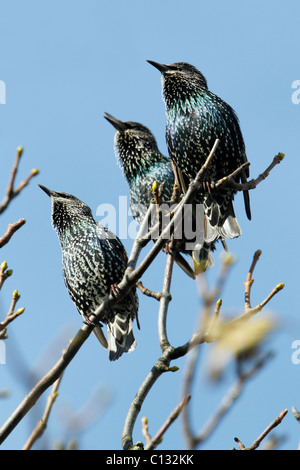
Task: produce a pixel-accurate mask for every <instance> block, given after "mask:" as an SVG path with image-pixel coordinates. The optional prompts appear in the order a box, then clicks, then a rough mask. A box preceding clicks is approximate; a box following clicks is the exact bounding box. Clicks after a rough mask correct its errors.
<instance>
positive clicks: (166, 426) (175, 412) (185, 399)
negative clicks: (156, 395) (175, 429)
mask: <svg viewBox="0 0 300 470" xmlns="http://www.w3.org/2000/svg"><path fill="white" fill-rule="evenodd" d="M190 399H191V396H190V395H187V396H186V397H183V399H182V400H181V402H180V403H179V405H177V406H176V408H175V409H174V410H173V411H172V412H171V414H170V415H169V417H168V418H167V420H166V421H165V423H164V424H163V425H162V427H161V428H160V429H159V431H158V432H157V433H156V434H155V436H154V437H153V438H152V439H150V441H148V442H147V445H146V446H145V450H152V449H155V448H156V446H157V445H158V444H159V443H160V442H161V441H162V438H163V435H164V434H165V432H166V431H167V430H168V429H169V427H170V426H171V424H172V423H174V421H175V420H176V419H177V418H178V416H179V415H180V413H181V412H182V410H183V408H184V407H185V406H187V405H188V403H189V401H190Z"/></svg>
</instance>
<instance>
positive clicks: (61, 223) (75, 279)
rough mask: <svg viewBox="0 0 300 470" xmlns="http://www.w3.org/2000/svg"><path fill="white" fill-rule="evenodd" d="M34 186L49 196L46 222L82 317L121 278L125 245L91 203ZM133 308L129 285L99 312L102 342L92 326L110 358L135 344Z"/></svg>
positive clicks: (133, 294) (134, 296)
mask: <svg viewBox="0 0 300 470" xmlns="http://www.w3.org/2000/svg"><path fill="white" fill-rule="evenodd" d="M39 186H40V188H41V189H42V190H43V191H45V193H46V194H48V196H50V198H51V202H52V224H53V226H54V228H55V230H56V231H57V234H58V238H59V242H60V245H61V250H62V268H63V277H64V281H65V285H66V287H67V290H68V292H69V295H70V297H71V299H72V301H73V302H74V304H75V306H76V308H77V310H78V312H79V313H80V314H81V315H82V317H83V318H84V320H85V321H86V322H88V317H89V315H90V314H91V313H93V312H94V311H95V310H96V308H97V307H98V306H99V305H100V304H101V303H102V302H103V300H104V298H105V297H106V295H107V294H109V293H110V291H111V289H114V288H115V286H116V284H118V283H119V282H120V281H121V279H122V278H123V275H124V271H125V269H126V266H127V254H126V251H125V248H124V246H123V244H122V243H121V241H120V240H119V239H118V238H117V236H116V235H114V234H113V233H112V232H110V231H109V230H108V229H107V228H106V227H103V226H102V225H100V224H99V223H97V222H96V221H95V220H94V218H93V216H92V212H91V209H90V208H89V207H88V206H87V205H86V204H84V203H83V202H82V201H80V200H79V199H77V198H76V197H74V196H72V195H71V194H66V193H61V192H56V191H51V190H50V189H47V188H45V186H42V185H39ZM137 311H138V297H137V293H136V290H135V288H132V289H131V290H130V291H129V293H128V294H127V295H126V297H125V298H123V299H122V300H121V301H120V302H119V303H117V304H116V305H114V306H113V307H112V308H111V309H110V310H109V311H107V312H106V314H105V316H104V317H103V318H101V322H103V323H105V324H106V325H107V333H108V342H107V340H106V337H105V335H104V333H103V331H102V328H101V326H102V325H101V323H99V324H97V325H96V326H95V327H94V329H93V332H94V334H95V335H96V337H97V339H98V340H99V341H100V342H101V344H102V345H103V346H104V347H105V348H106V349H107V348H108V350H109V359H110V360H111V361H114V360H116V359H118V358H119V357H120V356H121V355H122V354H123V352H130V351H132V350H133V349H135V347H136V341H135V338H134V335H133V331H132V321H133V319H134V318H135V317H136V318H137ZM137 323H138V319H137ZM138 326H139V325H138Z"/></svg>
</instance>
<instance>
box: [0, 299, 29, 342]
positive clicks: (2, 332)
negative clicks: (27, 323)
mask: <svg viewBox="0 0 300 470" xmlns="http://www.w3.org/2000/svg"><path fill="white" fill-rule="evenodd" d="M19 298H20V294H19V292H18V291H17V290H15V291H14V292H13V296H12V301H11V305H10V308H9V311H8V313H7V314H6V317H5V319H4V320H3V321H2V322H1V323H0V339H3V338H6V327H7V325H8V324H9V323H11V322H12V321H13V320H14V319H15V318H17V317H18V316H19V315H21V314H22V313H23V312H24V310H25V308H24V307H22V308H19V309H18V310H17V311H16V312H15V307H16V303H17V302H18V300H19Z"/></svg>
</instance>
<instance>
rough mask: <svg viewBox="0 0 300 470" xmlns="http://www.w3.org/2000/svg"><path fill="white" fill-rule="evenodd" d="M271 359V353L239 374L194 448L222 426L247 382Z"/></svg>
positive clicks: (200, 432)
mask: <svg viewBox="0 0 300 470" xmlns="http://www.w3.org/2000/svg"><path fill="white" fill-rule="evenodd" d="M271 357H273V355H272V354H271V353H268V354H266V355H265V356H264V357H262V358H261V359H259V360H258V361H257V362H256V364H254V366H253V367H251V368H250V369H249V370H248V371H247V372H244V373H243V374H239V376H238V378H237V380H236V382H235V383H234V384H233V385H232V387H230V389H229V390H228V392H227V393H226V395H225V396H224V398H223V399H222V401H221V402H220V405H219V407H218V408H217V409H216V411H215V413H214V414H213V415H212V416H211V417H210V418H209V419H208V421H207V422H206V423H205V425H204V426H203V428H202V429H201V430H200V431H199V432H198V433H197V434H196V435H195V436H194V438H193V444H194V447H196V446H198V445H199V444H200V443H202V442H203V441H204V440H206V439H207V438H208V437H209V436H210V435H211V434H212V432H213V431H214V430H215V429H216V427H217V426H218V425H219V424H220V422H221V420H222V418H223V417H224V416H225V414H226V413H227V412H228V411H229V410H230V409H231V408H232V406H233V405H234V403H235V402H236V400H237V399H238V398H239V397H240V395H241V393H242V391H243V389H244V387H245V384H246V382H247V381H248V380H249V379H251V378H252V377H254V376H255V375H256V374H257V373H258V372H259V370H260V369H261V368H262V367H263V366H264V364H265V362H266V361H267V360H268V359H270V358H271Z"/></svg>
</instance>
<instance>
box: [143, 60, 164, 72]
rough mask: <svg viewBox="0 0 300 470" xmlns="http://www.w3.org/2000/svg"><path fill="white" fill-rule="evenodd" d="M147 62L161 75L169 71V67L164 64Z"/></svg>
mask: <svg viewBox="0 0 300 470" xmlns="http://www.w3.org/2000/svg"><path fill="white" fill-rule="evenodd" d="M147 62H149V64H151V65H153V67H155V68H156V69H158V70H159V71H160V72H161V73H163V72H167V70H169V67H168V66H167V65H166V64H159V63H158V62H154V61H153V60H147Z"/></svg>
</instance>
